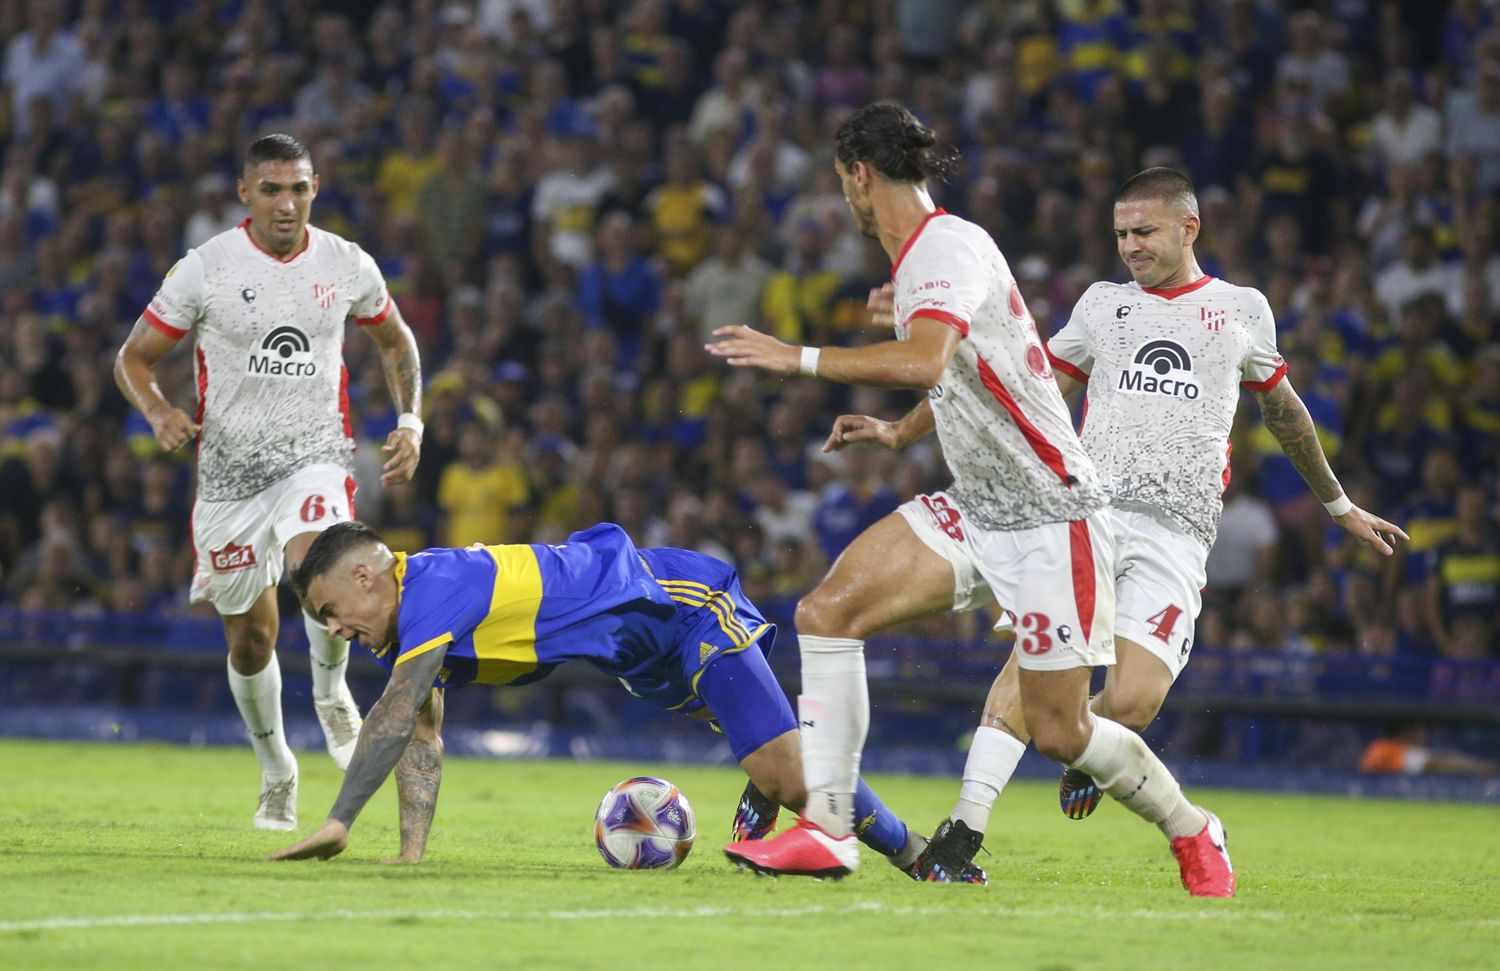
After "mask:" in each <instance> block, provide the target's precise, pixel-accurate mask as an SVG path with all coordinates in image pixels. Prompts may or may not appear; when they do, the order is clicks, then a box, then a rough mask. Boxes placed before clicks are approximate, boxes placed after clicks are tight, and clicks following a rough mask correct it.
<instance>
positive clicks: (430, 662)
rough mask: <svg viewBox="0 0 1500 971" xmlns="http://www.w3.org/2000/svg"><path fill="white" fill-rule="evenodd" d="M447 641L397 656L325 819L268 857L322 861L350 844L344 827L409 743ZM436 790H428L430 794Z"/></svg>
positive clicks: (376, 787)
mask: <svg viewBox="0 0 1500 971" xmlns="http://www.w3.org/2000/svg"><path fill="white" fill-rule="evenodd" d="M447 654H448V648H447V645H446V644H445V645H440V646H438V647H436V648H434V649H432V650H430V651H427V652H425V653H423V654H417V655H414V656H412V657H411V658H410V660H398V661H397V662H396V669H395V670H394V671H392V672H391V680H390V682H389V683H388V684H386V686H385V692H384V693H383V694H382V695H381V696H380V700H379V701H377V702H375V705H374V707H372V708H371V709H370V713H369V714H368V715H366V716H365V723H364V726H363V727H362V728H360V730H359V742H358V743H357V744H356V745H355V746H354V755H353V756H352V757H351V758H350V759H349V768H348V770H347V771H345V773H344V785H343V788H341V789H339V796H338V799H337V800H335V801H334V804H333V809H331V810H329V812H328V820H327V821H326V822H324V823H323V825H322V826H320V827H318V829H317V830H316V831H314V832H313V834H312V835H311V836H308V837H307V838H306V839H304V840H302V841H300V842H298V843H294V844H292V845H291V846H288V847H287V848H286V849H284V850H281V851H279V852H277V853H274V854H272V855H271V859H273V860H306V859H312V858H317V859H320V860H326V859H328V858H329V857H331V856H337V855H338V854H340V853H342V852H343V851H344V850H345V849H346V848H347V847H348V845H349V827H351V826H353V825H354V820H355V817H357V816H358V815H359V814H360V811H361V810H362V809H364V808H365V804H366V803H367V802H369V801H370V797H371V796H373V795H375V791H376V790H377V789H379V788H380V786H381V784H382V783H384V782H385V779H386V776H388V775H390V774H391V770H392V769H394V768H395V767H396V763H397V762H399V761H400V760H401V756H402V755H403V754H404V753H405V752H406V748H407V746H408V745H409V744H410V743H411V740H412V736H413V734H414V733H415V732H416V728H417V713H418V712H419V711H421V709H422V705H423V704H424V703H426V701H427V699H428V697H429V693H430V691H431V690H432V679H433V678H434V677H436V675H437V673H438V669H439V668H441V667H442V666H443V658H444V657H446V656H447ZM436 796H437V789H436V787H435V786H434V788H433V798H434V799H435V798H436Z"/></svg>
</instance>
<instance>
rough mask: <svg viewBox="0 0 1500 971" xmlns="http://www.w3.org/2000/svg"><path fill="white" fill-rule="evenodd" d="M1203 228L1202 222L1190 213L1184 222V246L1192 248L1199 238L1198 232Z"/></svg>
mask: <svg viewBox="0 0 1500 971" xmlns="http://www.w3.org/2000/svg"><path fill="white" fill-rule="evenodd" d="M1202 228H1203V222H1202V220H1200V219H1199V218H1198V217H1197V216H1195V215H1193V214H1192V213H1188V214H1187V218H1185V219H1183V221H1182V245H1184V246H1192V245H1193V242H1194V240H1196V239H1197V238H1198V231H1199V230H1200V229H1202Z"/></svg>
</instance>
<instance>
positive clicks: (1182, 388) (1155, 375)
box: [1119, 340, 1198, 401]
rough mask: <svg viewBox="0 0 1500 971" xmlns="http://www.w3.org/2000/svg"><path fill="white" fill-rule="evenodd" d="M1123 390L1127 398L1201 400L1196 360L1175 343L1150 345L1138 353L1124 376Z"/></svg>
mask: <svg viewBox="0 0 1500 971" xmlns="http://www.w3.org/2000/svg"><path fill="white" fill-rule="evenodd" d="M1119 389H1120V390H1121V391H1123V392H1125V393H1126V394H1160V395H1166V396H1167V397H1169V398H1186V399H1187V400H1189V401H1194V400H1196V399H1197V397H1198V384H1197V382H1195V381H1194V380H1193V359H1192V357H1191V356H1190V355H1189V354H1188V352H1187V348H1185V347H1183V346H1182V345H1181V344H1178V343H1176V342H1174V341H1162V340H1158V341H1147V342H1146V343H1144V344H1142V345H1141V346H1140V348H1139V349H1137V350H1136V352H1135V359H1134V360H1133V361H1132V362H1131V364H1130V366H1129V367H1127V368H1125V369H1124V370H1123V371H1121V372H1120V384H1119Z"/></svg>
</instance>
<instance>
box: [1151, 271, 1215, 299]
mask: <svg viewBox="0 0 1500 971" xmlns="http://www.w3.org/2000/svg"><path fill="white" fill-rule="evenodd" d="M1213 279H1214V278H1213V277H1211V276H1209V275H1208V274H1206V273H1205V274H1204V275H1203V276H1200V277H1199V278H1198V279H1196V280H1194V281H1193V282H1192V283H1184V284H1183V285H1182V286H1180V287H1172V288H1171V289H1169V290H1158V289H1157V288H1156V287H1141V289H1142V290H1144V291H1146V292H1147V293H1149V294H1151V295H1152V296H1155V297H1166V298H1167V299H1168V300H1171V299H1172V298H1174V297H1180V296H1182V295H1183V294H1184V293H1192V292H1193V291H1194V290H1198V289H1201V288H1203V287H1206V286H1208V285H1209V284H1210V283H1212V282H1213Z"/></svg>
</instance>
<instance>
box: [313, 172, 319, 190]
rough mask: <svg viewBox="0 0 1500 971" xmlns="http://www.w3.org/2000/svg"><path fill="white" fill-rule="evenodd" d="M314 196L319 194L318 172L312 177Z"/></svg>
mask: <svg viewBox="0 0 1500 971" xmlns="http://www.w3.org/2000/svg"><path fill="white" fill-rule="evenodd" d="M312 194H313V195H314V196H316V195H317V194H318V173H316V172H314V173H313V177H312Z"/></svg>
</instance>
